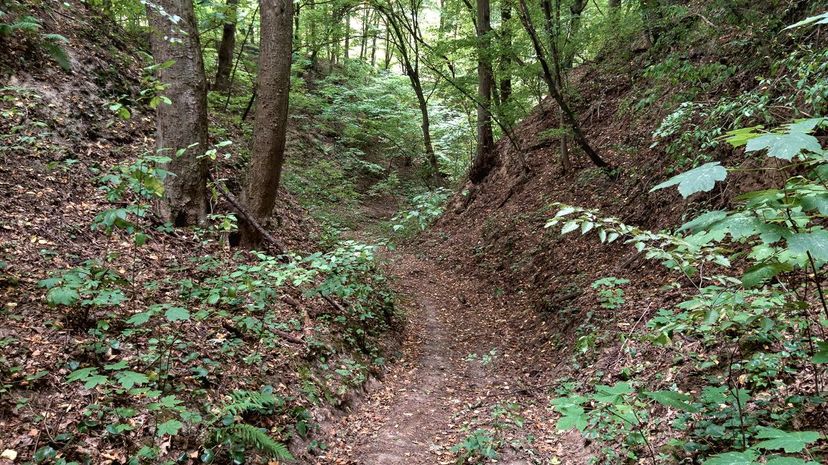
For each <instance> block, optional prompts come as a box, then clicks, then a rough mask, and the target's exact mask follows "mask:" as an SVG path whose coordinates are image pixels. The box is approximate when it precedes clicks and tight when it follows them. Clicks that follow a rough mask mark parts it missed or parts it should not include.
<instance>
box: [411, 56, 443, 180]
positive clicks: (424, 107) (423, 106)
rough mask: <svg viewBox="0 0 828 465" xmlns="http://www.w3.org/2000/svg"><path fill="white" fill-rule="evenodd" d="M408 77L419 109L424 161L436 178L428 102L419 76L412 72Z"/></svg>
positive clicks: (438, 174)
mask: <svg viewBox="0 0 828 465" xmlns="http://www.w3.org/2000/svg"><path fill="white" fill-rule="evenodd" d="M408 77H409V79H410V80H411V86H412V87H413V88H414V93H415V94H416V95H417V104H418V105H419V107H420V115H421V116H422V125H421V126H420V127H421V128H422V130H423V146H424V147H425V153H426V159H427V160H428V164H429V165H431V170H432V173H433V174H434V175H435V176H436V177H440V167H439V165H438V163H437V155H436V154H435V153H434V145H433V144H432V143H431V122H430V119H429V117H428V102H427V101H426V98H425V94H424V93H423V86H422V84H421V83H420V76H419V74H417V73H416V72H412V73H410V74H409V76H408Z"/></svg>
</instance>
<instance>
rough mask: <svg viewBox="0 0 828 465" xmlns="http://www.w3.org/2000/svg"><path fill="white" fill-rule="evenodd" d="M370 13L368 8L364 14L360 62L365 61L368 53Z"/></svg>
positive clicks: (360, 42)
mask: <svg viewBox="0 0 828 465" xmlns="http://www.w3.org/2000/svg"><path fill="white" fill-rule="evenodd" d="M368 13H369V10H368V8H365V10H364V11H363V13H362V40H360V41H359V59H360V61H365V57H366V53H368V23H369V21H370V20H371V18H370V17H369V16H368Z"/></svg>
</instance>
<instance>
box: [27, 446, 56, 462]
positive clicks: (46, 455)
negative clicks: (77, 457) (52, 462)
mask: <svg viewBox="0 0 828 465" xmlns="http://www.w3.org/2000/svg"><path fill="white" fill-rule="evenodd" d="M56 456H57V451H56V450H55V449H53V448H52V446H43V447H41V448H40V449H38V450H36V451H35V453H34V456H33V457H32V458H33V459H34V461H35V463H43V462H45V461H47V460H49V459H53V458H55V457H56Z"/></svg>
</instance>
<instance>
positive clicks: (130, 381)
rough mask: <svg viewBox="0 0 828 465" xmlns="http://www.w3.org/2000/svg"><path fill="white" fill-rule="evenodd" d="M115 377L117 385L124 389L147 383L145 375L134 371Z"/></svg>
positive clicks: (121, 373)
mask: <svg viewBox="0 0 828 465" xmlns="http://www.w3.org/2000/svg"><path fill="white" fill-rule="evenodd" d="M115 376H116V377H117V378H118V383H119V384H120V385H121V387H123V388H124V389H132V388H133V387H135V386H140V385H142V384H146V383H147V382H149V378H147V376H146V375H144V374H143V373H136V372H134V371H122V372H120V373H118V374H117V375H115Z"/></svg>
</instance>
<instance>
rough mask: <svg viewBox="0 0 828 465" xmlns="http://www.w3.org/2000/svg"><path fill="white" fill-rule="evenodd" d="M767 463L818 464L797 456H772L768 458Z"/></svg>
mask: <svg viewBox="0 0 828 465" xmlns="http://www.w3.org/2000/svg"><path fill="white" fill-rule="evenodd" d="M768 465H819V464H818V463H816V462H810V461H809V462H806V461H804V460H802V459H800V458H797V457H773V458H771V459H768Z"/></svg>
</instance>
